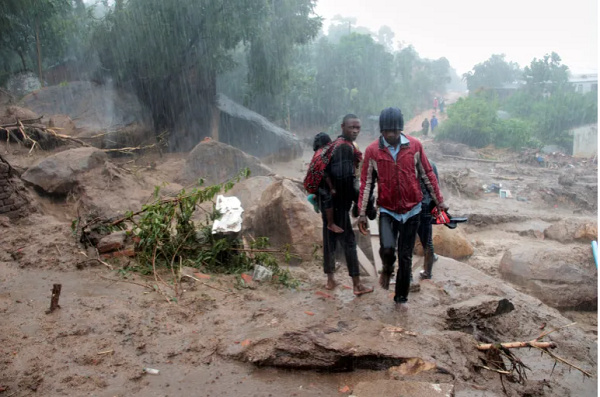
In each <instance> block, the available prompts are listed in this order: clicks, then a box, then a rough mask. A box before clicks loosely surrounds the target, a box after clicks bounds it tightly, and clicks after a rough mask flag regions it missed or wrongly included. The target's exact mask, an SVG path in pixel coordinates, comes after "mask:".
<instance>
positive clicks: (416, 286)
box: [408, 283, 421, 292]
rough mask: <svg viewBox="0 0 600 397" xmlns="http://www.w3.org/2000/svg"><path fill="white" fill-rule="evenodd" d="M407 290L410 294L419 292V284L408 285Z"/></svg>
mask: <svg viewBox="0 0 600 397" xmlns="http://www.w3.org/2000/svg"><path fill="white" fill-rule="evenodd" d="M408 290H409V291H410V292H419V291H421V284H419V283H412V284H410V288H409V289H408Z"/></svg>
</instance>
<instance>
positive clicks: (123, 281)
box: [100, 276, 154, 291]
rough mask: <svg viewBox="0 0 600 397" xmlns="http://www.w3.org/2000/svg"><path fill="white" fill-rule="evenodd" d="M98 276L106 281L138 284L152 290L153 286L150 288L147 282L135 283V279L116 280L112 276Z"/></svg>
mask: <svg viewBox="0 0 600 397" xmlns="http://www.w3.org/2000/svg"><path fill="white" fill-rule="evenodd" d="M100 278H103V279H105V280H108V281H114V282H116V283H129V284H133V285H139V286H140V287H144V288H148V289H149V290H152V291H154V288H152V287H151V286H149V285H148V284H141V283H136V282H135V281H129V280H116V279H114V278H109V277H104V276H100Z"/></svg>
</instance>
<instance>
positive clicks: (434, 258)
mask: <svg viewBox="0 0 600 397" xmlns="http://www.w3.org/2000/svg"><path fill="white" fill-rule="evenodd" d="M438 259H439V258H438V256H437V254H433V261H434V262H437V260H438Z"/></svg>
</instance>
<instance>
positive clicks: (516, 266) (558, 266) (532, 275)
mask: <svg viewBox="0 0 600 397" xmlns="http://www.w3.org/2000/svg"><path fill="white" fill-rule="evenodd" d="M499 270H500V275H501V276H502V277H503V278H504V279H505V280H508V281H510V282H512V283H514V284H516V285H519V286H521V287H523V288H525V289H526V290H527V292H528V293H530V294H531V295H533V296H535V297H537V298H539V299H540V300H541V301H543V302H544V303H546V304H547V305H549V306H552V307H555V308H557V309H580V310H596V308H597V307H598V303H597V300H598V282H597V279H598V270H597V269H596V267H595V266H594V260H593V258H592V253H591V249H588V247H565V248H563V247H557V248H556V249H552V248H550V249H548V246H547V245H546V246H543V245H539V243H536V244H530V245H527V246H517V247H513V248H511V249H509V250H508V251H506V252H505V253H504V256H503V257H502V259H501V260H500V268H499Z"/></svg>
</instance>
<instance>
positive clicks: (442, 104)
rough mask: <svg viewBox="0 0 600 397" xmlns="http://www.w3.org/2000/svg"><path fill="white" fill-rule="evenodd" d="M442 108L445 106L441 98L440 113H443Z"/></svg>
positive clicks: (444, 101)
mask: <svg viewBox="0 0 600 397" xmlns="http://www.w3.org/2000/svg"><path fill="white" fill-rule="evenodd" d="M444 106H446V100H445V99H444V98H442V100H441V101H440V113H444Z"/></svg>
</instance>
